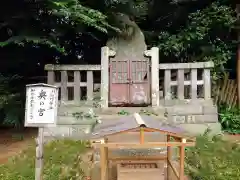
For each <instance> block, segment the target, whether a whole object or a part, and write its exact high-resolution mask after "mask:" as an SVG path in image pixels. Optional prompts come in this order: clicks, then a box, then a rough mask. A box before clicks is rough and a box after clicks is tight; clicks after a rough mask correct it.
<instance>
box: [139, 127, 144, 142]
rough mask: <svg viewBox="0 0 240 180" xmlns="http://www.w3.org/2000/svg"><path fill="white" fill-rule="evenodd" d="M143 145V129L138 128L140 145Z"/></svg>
mask: <svg viewBox="0 0 240 180" xmlns="http://www.w3.org/2000/svg"><path fill="white" fill-rule="evenodd" d="M143 143H144V127H141V128H140V144H143Z"/></svg>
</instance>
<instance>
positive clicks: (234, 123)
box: [219, 105, 240, 134]
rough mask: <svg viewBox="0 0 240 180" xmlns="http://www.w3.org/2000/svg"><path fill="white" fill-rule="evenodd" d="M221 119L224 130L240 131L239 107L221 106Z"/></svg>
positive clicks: (230, 131)
mask: <svg viewBox="0 0 240 180" xmlns="http://www.w3.org/2000/svg"><path fill="white" fill-rule="evenodd" d="M219 120H220V123H221V124H222V128H223V130H224V131H226V132H229V133H237V134H238V133H240V109H239V108H237V107H232V108H230V107H228V106H226V105H222V106H219Z"/></svg>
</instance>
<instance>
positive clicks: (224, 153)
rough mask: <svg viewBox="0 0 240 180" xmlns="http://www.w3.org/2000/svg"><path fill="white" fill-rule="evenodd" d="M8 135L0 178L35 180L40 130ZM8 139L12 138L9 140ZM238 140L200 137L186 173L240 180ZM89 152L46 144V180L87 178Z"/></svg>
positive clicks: (73, 144) (207, 179)
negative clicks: (35, 137) (37, 137)
mask: <svg viewBox="0 0 240 180" xmlns="http://www.w3.org/2000/svg"><path fill="white" fill-rule="evenodd" d="M7 134H8V135H10V133H9V131H8V133H5V135H4V134H3V135H2V136H1V137H2V138H1V139H0V140H1V141H0V142H1V144H0V147H1V148H0V149H1V150H0V179H1V180H31V179H34V171H35V168H34V166H35V143H34V136H35V135H36V131H34V130H29V131H27V132H26V133H25V134H24V135H25V136H21V135H12V136H11V137H10V136H7ZM3 137H5V141H4V140H3ZM7 137H8V138H11V139H8V140H7V139H6V138H7ZM238 139H240V138H239V137H233V138H232V137H231V138H229V136H216V137H213V138H209V137H207V136H206V135H203V136H199V137H197V145H196V147H193V148H188V149H186V165H185V166H186V169H185V172H186V174H187V175H188V176H189V179H192V180H200V179H201V180H233V179H238V178H239V177H240V161H239V159H240V145H239V144H238ZM235 140H236V141H235ZM10 141H11V142H12V143H10ZM3 144H5V146H4V145H3ZM4 147H5V148H4ZM4 149H5V151H4ZM88 151H89V149H88V148H86V143H84V142H81V141H70V140H56V141H52V142H50V143H49V144H47V145H45V149H44V172H43V174H44V175H43V179H44V180H69V179H70V178H72V179H75V180H80V179H83V178H84V176H85V175H86V174H85V172H86V169H87V167H88V157H87V153H88ZM4 157H5V158H4ZM80 157H81V158H80Z"/></svg>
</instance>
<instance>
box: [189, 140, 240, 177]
mask: <svg viewBox="0 0 240 180" xmlns="http://www.w3.org/2000/svg"><path fill="white" fill-rule="evenodd" d="M239 159H240V145H239V144H237V143H233V142H231V141H225V140H223V139H222V138H221V137H219V136H218V137H217V136H216V137H213V138H209V137H208V136H199V137H197V144H196V146H195V147H192V148H188V149H187V150H186V172H187V174H188V175H189V176H190V177H191V178H192V180H233V179H239V177H240V161H239Z"/></svg>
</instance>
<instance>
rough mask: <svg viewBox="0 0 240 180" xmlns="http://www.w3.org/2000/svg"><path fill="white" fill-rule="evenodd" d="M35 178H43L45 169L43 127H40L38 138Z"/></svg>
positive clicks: (37, 179) (40, 179) (36, 179)
mask: <svg viewBox="0 0 240 180" xmlns="http://www.w3.org/2000/svg"><path fill="white" fill-rule="evenodd" d="M35 163H36V164H35V180H42V171H43V127H40V128H39V129H38V137H37V139H36V162H35Z"/></svg>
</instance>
